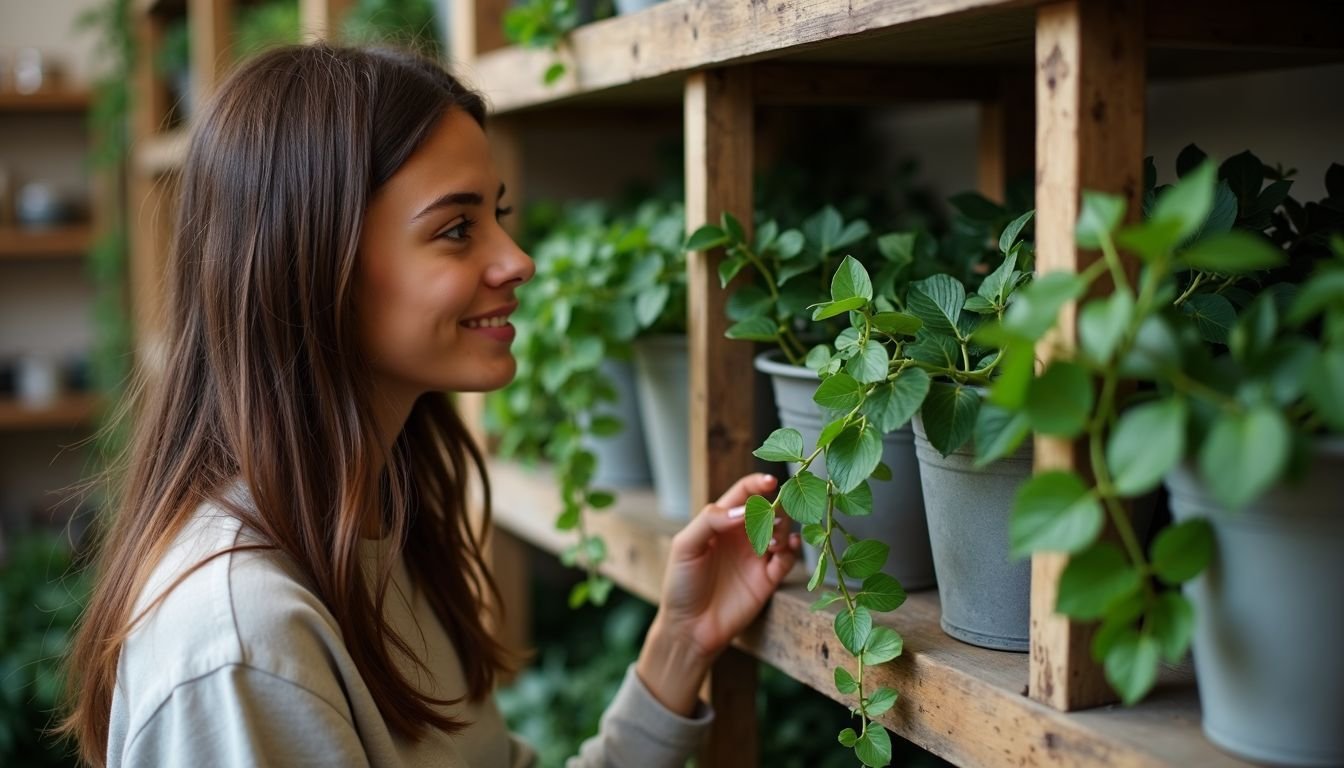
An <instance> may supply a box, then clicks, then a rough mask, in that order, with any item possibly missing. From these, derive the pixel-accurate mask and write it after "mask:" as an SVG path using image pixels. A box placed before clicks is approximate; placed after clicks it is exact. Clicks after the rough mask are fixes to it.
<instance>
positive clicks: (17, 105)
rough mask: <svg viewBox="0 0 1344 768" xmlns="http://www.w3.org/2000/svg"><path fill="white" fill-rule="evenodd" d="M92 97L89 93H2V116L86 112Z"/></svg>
mask: <svg viewBox="0 0 1344 768" xmlns="http://www.w3.org/2000/svg"><path fill="white" fill-rule="evenodd" d="M91 100H92V96H91V94H90V93H89V92H88V91H39V92H37V93H14V92H5V93H0V114H5V113H9V114H24V113H38V114H50V113H59V112H85V111H87V110H88V108H89V103H90V101H91Z"/></svg>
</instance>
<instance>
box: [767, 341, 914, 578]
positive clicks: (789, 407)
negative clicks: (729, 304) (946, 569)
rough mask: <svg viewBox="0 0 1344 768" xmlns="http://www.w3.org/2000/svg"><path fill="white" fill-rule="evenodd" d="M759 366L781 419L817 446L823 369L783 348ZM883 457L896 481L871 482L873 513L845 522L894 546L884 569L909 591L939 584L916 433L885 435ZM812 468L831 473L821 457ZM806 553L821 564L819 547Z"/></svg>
mask: <svg viewBox="0 0 1344 768" xmlns="http://www.w3.org/2000/svg"><path fill="white" fill-rule="evenodd" d="M756 369H757V370H759V371H762V372H764V373H767V374H770V379H771V383H772V385H773V386H774V390H775V405H776V407H777V408H778V410H779V422H780V424H781V425H782V426H785V427H792V428H794V429H796V430H798V431H799V432H801V433H802V435H803V444H804V445H806V446H809V447H810V446H814V445H816V443H817V438H818V437H819V436H820V435H821V429H822V427H824V426H825V425H826V423H825V421H824V419H823V416H822V412H821V408H820V407H819V406H818V405H817V404H816V403H815V402H813V401H812V395H813V393H815V392H816V391H817V384H818V379H817V374H816V373H815V372H813V371H812V370H811V369H809V368H803V367H800V366H796V365H789V364H787V363H784V362H781V361H780V360H779V359H778V353H766V354H763V355H760V356H758V357H757V358H756ZM882 461H883V463H885V464H886V465H887V466H888V467H890V468H891V481H890V482H885V483H884V482H879V481H877V480H871V481H869V487H870V488H871V489H872V491H873V514H872V515H871V516H868V517H845V518H844V520H843V524H844V526H845V528H847V529H848V530H849V532H850V533H851V534H853V535H855V536H858V537H860V538H865V539H877V540H879V541H882V542H884V543H886V544H887V545H888V546H890V547H891V555H890V556H889V557H888V558H887V565H886V567H885V568H883V571H884V572H886V573H887V574H888V575H890V576H892V577H893V578H895V579H896V580H897V581H899V582H901V586H903V587H905V589H906V590H916V589H927V588H929V587H932V586H933V585H934V572H933V554H932V552H931V551H930V549H929V529H928V522H927V519H926V518H925V515H924V496H923V493H922V492H921V491H920V484H919V464H918V462H917V461H916V460H915V448H914V434H913V433H912V432H911V430H910V428H909V427H906V428H904V429H898V430H896V431H894V432H892V433H890V434H888V435H886V436H884V437H883V438H882ZM795 471H797V466H796V465H790V466H789V473H790V474H792V473H794V472H795ZM810 471H811V472H812V473H813V474H816V475H818V476H820V477H826V467H825V466H823V465H822V464H821V463H820V462H818V463H814V464H813V465H812V468H811V470H810ZM832 544H833V545H834V546H835V548H836V551H841V550H843V549H844V545H845V542H844V536H843V535H841V534H840V533H836V534H834V535H833V536H832ZM804 554H805V556H806V558H807V562H808V566H809V568H815V567H816V563H817V550H816V548H814V547H811V546H808V547H806V550H805V552H804ZM834 573H835V570H834V569H831V570H830V575H828V577H827V578H828V580H829V581H830V582H831V583H835V582H834ZM846 583H850V582H849V581H847V582H846ZM855 586H858V585H857V584H855Z"/></svg>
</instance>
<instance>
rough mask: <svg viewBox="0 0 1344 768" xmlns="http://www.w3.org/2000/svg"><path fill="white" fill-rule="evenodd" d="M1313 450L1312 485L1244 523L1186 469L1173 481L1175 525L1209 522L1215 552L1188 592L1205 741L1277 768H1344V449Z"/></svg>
mask: <svg viewBox="0 0 1344 768" xmlns="http://www.w3.org/2000/svg"><path fill="white" fill-rule="evenodd" d="M1315 448H1316V456H1315V460H1314V463H1313V465H1312V467H1311V470H1310V471H1309V472H1308V474H1307V477H1306V478H1305V480H1304V482H1303V483H1301V484H1295V485H1291V486H1284V487H1279V488H1275V489H1274V490H1272V491H1270V492H1269V493H1267V494H1265V495H1264V496H1263V497H1262V498H1260V499H1259V500H1257V501H1256V502H1255V503H1253V504H1252V505H1251V506H1250V507H1249V508H1247V509H1245V510H1242V511H1240V512H1229V511H1227V510H1226V509H1223V508H1222V506H1221V505H1219V504H1218V503H1217V502H1216V501H1214V500H1213V499H1211V498H1210V497H1209V496H1208V495H1207V494H1206V493H1205V491H1204V486H1203V483H1202V482H1201V481H1200V480H1199V478H1198V477H1197V476H1196V475H1195V474H1194V473H1193V472H1191V471H1189V470H1188V469H1185V468H1181V469H1177V470H1176V471H1173V472H1172V473H1171V474H1170V475H1169V476H1168V477H1167V488H1168V489H1169V490H1170V491H1171V510H1172V514H1173V516H1174V517H1175V518H1176V519H1177V520H1187V519H1190V518H1192V517H1206V518H1208V520H1209V522H1210V523H1211V524H1212V525H1213V529H1214V534H1215V538H1216V541H1217V550H1216V555H1215V557H1214V562H1213V564H1212V565H1211V566H1210V568H1209V570H1208V571H1207V572H1206V573H1204V574H1203V575H1201V576H1200V577H1199V578H1197V579H1195V580H1193V581H1191V582H1190V583H1189V584H1187V585H1186V588H1185V589H1186V595H1187V596H1188V597H1189V598H1190V599H1191V601H1192V602H1193V603H1194V604H1195V614H1196V624H1195V637H1194V653H1195V671H1196V672H1197V674H1198V680H1199V698H1200V703H1201V705H1202V707H1203V710H1204V733H1205V734H1206V735H1207V736H1208V737H1209V740H1210V741H1212V742H1213V743H1215V744H1217V745H1218V746H1220V747H1222V748H1223V749H1226V750H1228V751H1230V752H1234V753H1236V754H1238V755H1240V756H1242V757H1246V758H1249V759H1251V760H1255V761H1262V762H1267V763H1274V764H1277V765H1309V766H1326V765H1331V766H1338V765H1344V654H1341V653H1340V638H1341V637H1344V597H1342V596H1341V595H1340V589H1341V586H1344V501H1341V500H1342V499H1344V440H1341V439H1339V438H1334V439H1331V440H1328V441H1327V440H1322V441H1319V442H1317V444H1316V446H1315Z"/></svg>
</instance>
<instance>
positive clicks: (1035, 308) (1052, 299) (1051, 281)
mask: <svg viewBox="0 0 1344 768" xmlns="http://www.w3.org/2000/svg"><path fill="white" fill-rule="evenodd" d="M1086 287H1087V285H1086V284H1085V283H1084V282H1083V280H1082V278H1080V277H1078V276H1077V275H1075V274H1073V273H1070V272H1050V273H1048V274H1045V275H1041V276H1039V277H1037V278H1036V279H1035V280H1032V281H1031V283H1030V284H1029V285H1027V287H1025V288H1023V289H1021V290H1019V291H1018V292H1017V293H1015V294H1013V296H1014V301H1013V303H1012V304H1009V305H1008V311H1007V312H1005V313H1004V316H1003V326H1004V328H1006V329H1007V330H1009V331H1012V332H1013V333H1014V334H1016V335H1018V336H1021V337H1022V338H1024V339H1026V340H1028V341H1038V340H1040V338H1041V337H1042V336H1044V335H1045V332H1046V331H1048V330H1050V327H1051V326H1053V325H1054V324H1055V318H1056V317H1058V316H1059V310H1060V308H1062V307H1063V306H1064V305H1065V304H1067V303H1068V302H1070V301H1072V300H1073V299H1076V298H1078V297H1079V296H1081V295H1082V293H1083V289H1084V288H1086Z"/></svg>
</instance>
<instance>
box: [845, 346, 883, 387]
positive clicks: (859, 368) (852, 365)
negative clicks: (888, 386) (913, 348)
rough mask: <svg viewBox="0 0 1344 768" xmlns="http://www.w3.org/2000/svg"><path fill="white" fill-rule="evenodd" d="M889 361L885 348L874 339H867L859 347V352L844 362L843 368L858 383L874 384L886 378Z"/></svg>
mask: <svg viewBox="0 0 1344 768" xmlns="http://www.w3.org/2000/svg"><path fill="white" fill-rule="evenodd" d="M890 362H891V361H890V359H889V358H888V357H887V348H886V347H884V346H882V345H881V344H879V343H877V342H876V341H869V342H868V343H866V344H864V345H863V346H862V347H860V348H859V354H857V355H855V356H853V357H851V358H850V359H849V361H848V362H846V363H845V370H846V371H848V372H849V375H850V376H853V377H854V380H855V381H857V382H859V383H860V384H876V383H877V382H879V381H885V380H886V378H887V365H888V364H889V363H890Z"/></svg>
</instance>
